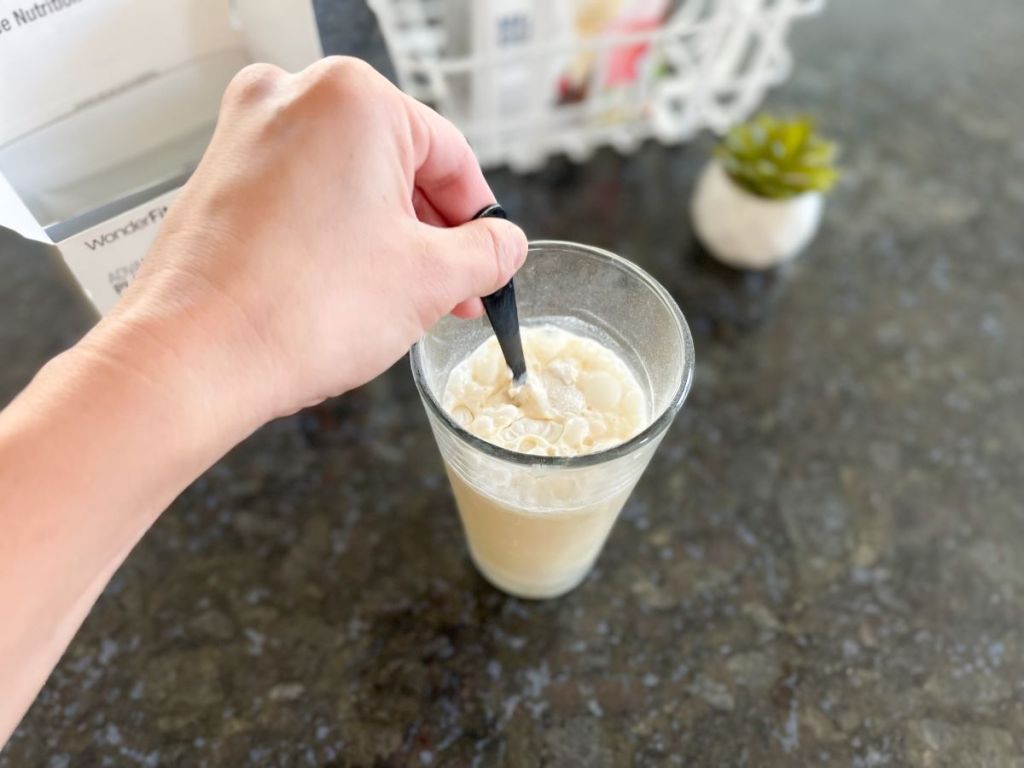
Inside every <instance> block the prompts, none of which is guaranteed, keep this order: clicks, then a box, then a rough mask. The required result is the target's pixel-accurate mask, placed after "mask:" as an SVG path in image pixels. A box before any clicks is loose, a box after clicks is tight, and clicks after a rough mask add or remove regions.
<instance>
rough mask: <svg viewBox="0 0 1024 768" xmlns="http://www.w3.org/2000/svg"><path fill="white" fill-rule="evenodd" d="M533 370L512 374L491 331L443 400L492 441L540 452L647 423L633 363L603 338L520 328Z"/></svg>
mask: <svg viewBox="0 0 1024 768" xmlns="http://www.w3.org/2000/svg"><path fill="white" fill-rule="evenodd" d="M523 349H524V352H525V354H526V361H527V368H528V370H529V377H528V378H527V381H526V384H525V385H521V386H520V385H516V384H514V383H513V382H512V381H511V375H510V373H509V370H508V367H507V366H506V365H505V362H504V359H503V358H502V356H501V349H500V348H499V346H498V344H497V342H496V340H495V339H494V338H490V339H488V340H487V341H486V342H484V343H483V344H481V345H480V346H479V347H477V349H475V350H474V351H473V352H472V353H471V354H470V355H469V356H468V357H466V359H464V360H463V361H462V362H460V363H459V364H458V365H457V366H456V367H455V368H454V369H453V370H452V372H451V374H450V375H449V377H448V382H447V386H446V387H445V393H444V398H443V401H444V407H445V409H446V410H448V412H449V413H451V414H452V417H453V418H454V419H455V420H456V421H457V422H458V423H459V424H460V425H462V426H464V427H465V428H466V429H468V430H470V431H471V432H473V433H474V434H475V435H477V436H478V437H481V438H483V439H484V440H487V441H488V442H491V443H494V444H495V445H500V446H502V447H504V448H508V449H510V450H513V451H517V452H519V453H526V454H531V455H537V456H576V455H580V454H585V453H591V452H593V451H597V450H602V449H604V448H609V447H612V446H614V445H618V444H620V443H623V442H625V441H626V440H628V439H629V438H631V437H632V436H633V435H635V434H637V433H638V432H639V431H640V430H641V429H643V428H644V427H645V426H646V423H647V418H648V417H647V404H646V398H645V397H644V393H643V391H642V390H641V388H640V385H639V383H638V382H637V380H636V377H635V376H634V375H633V373H632V371H631V370H630V369H629V368H628V366H627V365H626V364H625V363H624V362H623V361H622V360H621V359H619V358H618V356H617V355H616V354H615V353H614V352H612V351H611V350H610V349H608V348H607V347H605V346H604V345H602V344H600V343H599V342H597V341H595V340H593V339H589V338H586V337H584V336H578V335H576V334H574V333H571V332H569V331H566V330H563V329H561V328H558V327H556V326H552V325H546V326H540V327H526V328H524V329H523Z"/></svg>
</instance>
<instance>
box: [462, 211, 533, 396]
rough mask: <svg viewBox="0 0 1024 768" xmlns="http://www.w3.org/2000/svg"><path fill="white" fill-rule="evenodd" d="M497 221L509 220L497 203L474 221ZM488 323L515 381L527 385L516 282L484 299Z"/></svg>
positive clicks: (506, 284)
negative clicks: (493, 219)
mask: <svg viewBox="0 0 1024 768" xmlns="http://www.w3.org/2000/svg"><path fill="white" fill-rule="evenodd" d="M488 217H494V218H499V219H508V214H506V213H505V209H504V208H502V207H501V206H500V205H498V204H497V203H494V204H493V205H488V206H487V207H486V208H484V209H482V210H481V211H480V212H479V213H477V215H476V216H474V217H473V220H474V221H475V220H476V219H486V218H488ZM481 301H483V303H484V311H486V312H487V319H488V320H490V321H491V328H493V329H494V335H495V336H497V337H498V346H500V347H501V354H502V355H504V356H505V363H506V364H507V365H508V367H509V368H510V369H511V370H512V381H513V383H515V384H519V385H522V384H525V383H526V358H525V357H524V356H523V340H522V338H521V336H520V335H519V310H518V309H517V308H516V287H515V285H514V284H513V282H512V280H509V281H508V282H507V283H505V285H503V286H502V287H501V288H499V289H498V290H496V291H495V292H494V293H491V294H488V295H487V296H484V297H482V299H481Z"/></svg>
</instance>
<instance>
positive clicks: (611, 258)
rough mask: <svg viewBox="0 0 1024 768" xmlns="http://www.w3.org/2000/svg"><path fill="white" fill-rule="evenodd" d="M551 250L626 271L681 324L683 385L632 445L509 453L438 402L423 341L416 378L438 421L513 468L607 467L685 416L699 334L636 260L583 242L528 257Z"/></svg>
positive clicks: (536, 245) (556, 243) (415, 351)
mask: <svg viewBox="0 0 1024 768" xmlns="http://www.w3.org/2000/svg"><path fill="white" fill-rule="evenodd" d="M547 248H563V249H568V250H572V251H576V252H577V253H582V254H584V255H586V256H589V257H590V258H594V259H597V260H599V261H604V262H607V263H609V264H611V265H612V266H614V267H616V268H618V269H620V270H622V271H623V272H625V273H627V274H629V275H630V276H631V277H633V278H635V279H637V280H639V281H640V282H642V283H643V284H644V285H646V286H647V287H648V288H649V289H650V290H651V292H652V293H653V294H654V295H655V296H657V297H658V299H660V300H661V302H662V304H664V305H665V306H666V307H667V308H668V310H669V313H670V314H671V315H672V317H673V319H674V320H675V321H676V327H677V329H678V331H679V335H680V336H681V337H682V343H683V364H682V370H681V371H680V375H679V384H678V385H677V387H676V391H675V392H674V393H673V395H672V399H671V400H670V401H669V403H668V405H667V406H665V408H664V409H663V410H662V411H661V413H659V414H658V416H657V417H655V418H654V419H652V420H651V423H650V424H648V425H647V426H646V427H644V428H643V429H642V430H640V432H638V433H637V434H636V435H634V436H633V437H631V438H630V439H629V440H627V441H626V442H624V443H619V444H618V445H615V446H612V447H611V448H605V449H603V450H600V451H595V452H593V453H585V454H582V455H579V456H538V455H536V454H532V453H520V452H518V451H512V450H509V449H508V448H502V447H501V446H499V445H495V444H494V443H489V442H487V441H486V440H484V439H483V438H481V437H477V436H476V435H474V434H473V433H472V432H470V431H469V430H468V429H466V428H464V427H462V426H461V425H460V424H459V423H458V422H456V421H455V419H453V418H452V417H451V416H450V415H449V414H448V412H447V411H445V409H444V407H443V406H442V405H441V403H440V402H439V401H438V399H437V398H436V397H434V393H433V392H431V390H430V387H429V386H428V385H427V382H426V374H425V372H424V370H423V364H422V360H421V357H422V353H421V349H422V345H423V342H422V340H420V341H418V342H416V343H415V344H413V346H412V349H411V350H410V351H409V359H410V363H411V366H412V378H413V381H414V382H415V383H416V389H417V390H418V391H419V393H420V398H421V399H422V400H423V402H424V403H426V406H427V410H428V413H429V414H431V415H433V416H434V417H436V418H437V419H438V420H439V421H440V422H441V423H442V424H444V426H445V427H446V428H447V429H448V431H449V432H451V433H452V434H454V435H455V436H456V437H458V438H459V439H460V440H461V441H462V442H464V443H467V444H468V445H470V446H472V447H473V448H474V449H476V450H478V451H480V452H481V453H484V454H485V455H487V456H490V457H492V458H495V459H500V460H502V461H506V462H509V463H512V464H520V465H529V466H547V467H567V468H576V467H591V466H594V465H597V464H604V463H606V462H609V461H614V460H615V459H618V458H621V457H623V456H625V455H627V454H630V453H633V452H635V451H636V450H638V449H639V448H641V447H643V446H645V445H647V444H648V443H650V442H651V441H652V440H655V439H656V438H658V437H660V436H661V435H662V434H663V433H664V432H665V430H667V429H668V427H669V425H670V424H671V423H672V421H673V419H675V416H676V414H677V413H678V412H679V409H680V408H682V406H683V402H685V400H686V396H687V395H688V394H689V392H690V386H691V385H692V384H693V369H694V349H693V336H692V335H691V334H690V327H689V326H688V325H687V324H686V318H685V317H684V316H683V312H682V310H681V309H679V305H678V304H677V303H676V301H675V299H673V298H672V296H671V295H670V294H669V292H668V291H667V290H665V288H664V286H662V284H661V283H659V282H658V281H657V280H655V279H654V278H653V277H652V276H651V275H650V274H649V273H648V272H647V271H646V270H644V269H642V268H641V267H639V266H637V265H636V264H634V263H633V262H631V261H629V260H628V259H625V258H623V257H622V256H619V255H617V254H615V253H612V252H611V251H607V250H605V249H603V248H598V247H596V246H593V245H584V244H582V243H574V242H571V241H567V240H531V241H530V243H529V248H528V251H527V253H529V252H531V251H539V250H543V249H547ZM428 333H429V331H428Z"/></svg>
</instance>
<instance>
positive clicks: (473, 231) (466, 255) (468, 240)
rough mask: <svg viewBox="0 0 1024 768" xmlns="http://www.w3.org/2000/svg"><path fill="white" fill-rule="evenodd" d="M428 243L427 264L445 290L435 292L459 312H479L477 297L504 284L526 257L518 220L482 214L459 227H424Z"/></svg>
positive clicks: (466, 314)
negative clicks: (501, 218) (514, 222)
mask: <svg viewBox="0 0 1024 768" xmlns="http://www.w3.org/2000/svg"><path fill="white" fill-rule="evenodd" d="M424 229H426V230H427V232H426V233H425V237H426V239H427V243H428V254H427V264H426V265H425V266H426V269H429V270H431V271H433V272H434V273H435V274H434V277H435V278H438V277H439V278H440V279H433V280H430V281H428V282H429V283H430V284H433V285H436V286H440V290H443V291H444V292H445V293H446V295H445V296H443V297H437V299H438V301H439V302H441V303H442V304H443V306H444V307H445V308H448V307H454V308H455V309H454V310H452V311H453V312H455V313H456V314H457V315H458V316H459V317H478V316H479V315H480V312H481V310H482V305H480V300H479V298H478V297H480V296H486V295H487V294H489V293H493V292H494V291H496V290H498V289H499V288H501V286H503V285H505V283H507V282H508V281H509V280H510V279H511V278H512V275H514V274H515V273H516V271H517V270H518V269H519V268H520V267H521V266H522V265H523V262H524V261H525V260H526V235H524V234H523V231H522V230H521V229H519V227H517V226H516V225H515V224H512V223H510V222H507V221H501V220H499V219H479V220H477V221H471V222H469V223H467V224H463V225H461V226H458V227H448V228H438V227H424Z"/></svg>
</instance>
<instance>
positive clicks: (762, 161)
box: [691, 114, 838, 269]
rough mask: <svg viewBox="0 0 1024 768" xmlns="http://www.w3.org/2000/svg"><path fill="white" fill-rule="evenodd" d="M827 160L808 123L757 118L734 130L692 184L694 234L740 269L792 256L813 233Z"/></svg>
mask: <svg viewBox="0 0 1024 768" xmlns="http://www.w3.org/2000/svg"><path fill="white" fill-rule="evenodd" d="M835 155H836V145H835V144H833V143H832V142H830V141H826V140H825V139H823V138H822V137H821V136H819V135H818V134H817V133H816V132H815V130H814V123H813V122H812V121H811V120H810V119H808V118H796V119H791V120H780V119H776V118H774V117H772V116H771V115H766V114H761V115H758V116H757V117H755V118H754V119H753V120H750V121H749V122H746V123H740V124H738V125H736V126H734V127H733V128H731V129H730V130H729V132H728V133H727V134H726V136H725V138H724V139H723V140H722V142H721V143H720V144H719V145H718V146H717V147H716V148H715V152H714V157H713V158H712V159H711V161H710V162H709V163H708V165H707V167H706V168H705V169H704V171H703V172H702V173H701V176H700V178H699V179H698V181H697V187H696V190H695V192H694V195H693V202H692V208H691V215H692V217H693V224H694V229H695V230H696V233H697V237H698V238H700V240H701V242H702V243H703V244H704V246H705V247H706V248H707V249H708V251H710V252H711V254H712V255H714V256H715V257H716V258H717V259H719V260H720V261H723V262H725V263H726V264H729V265H731V266H734V267H739V268H741V269H766V268H768V267H773V266H775V265H777V264H780V263H782V262H784V261H788V260H789V259H792V258H793V257H794V256H796V255H797V254H798V253H799V252H800V251H801V250H802V249H803V248H804V246H806V245H807V243H809V242H810V240H811V238H812V237H814V234H815V233H816V232H817V231H818V225H819V223H820V222H821V213H822V209H823V207H824V194H825V193H826V192H827V191H828V190H829V189H831V188H832V185H833V184H834V183H835V181H836V179H837V177H838V171H837V170H836V168H835V166H834V160H835Z"/></svg>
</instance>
